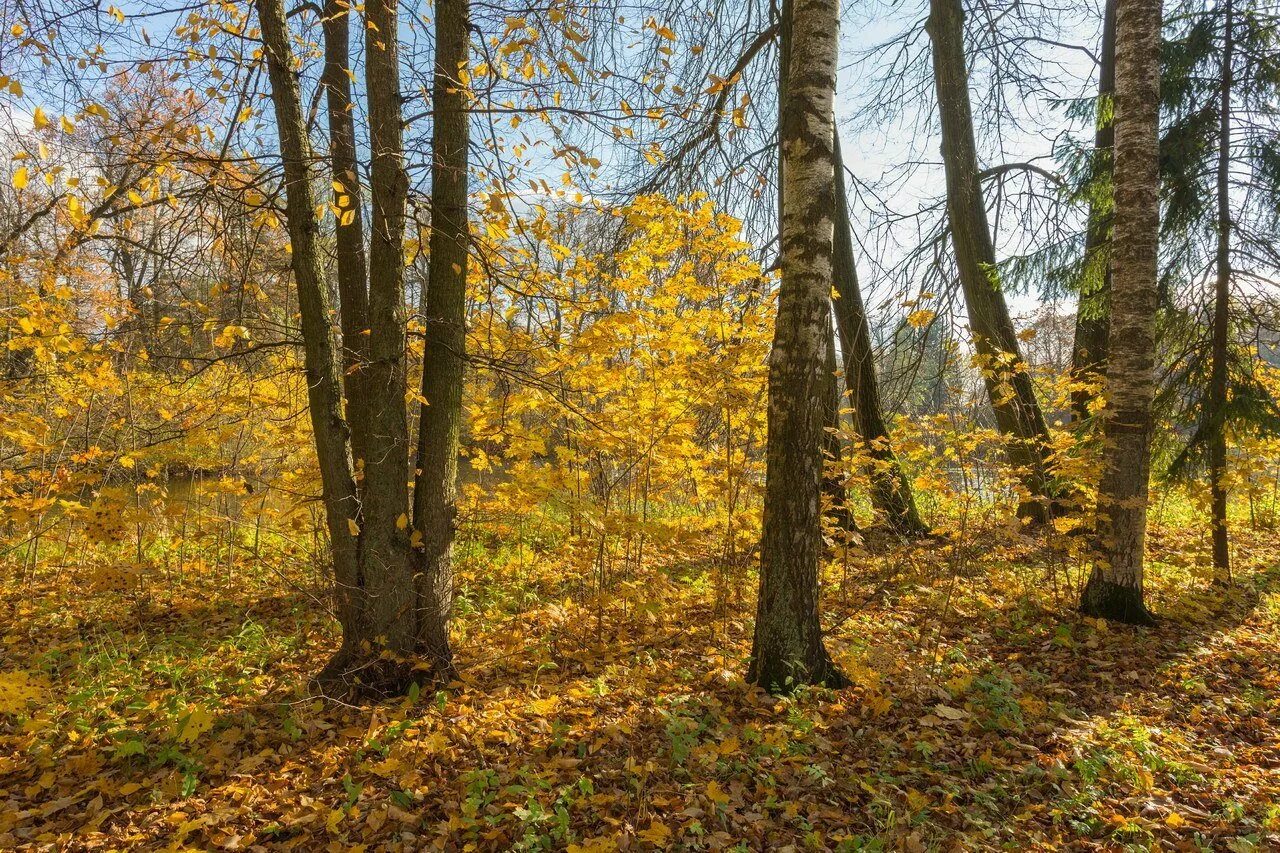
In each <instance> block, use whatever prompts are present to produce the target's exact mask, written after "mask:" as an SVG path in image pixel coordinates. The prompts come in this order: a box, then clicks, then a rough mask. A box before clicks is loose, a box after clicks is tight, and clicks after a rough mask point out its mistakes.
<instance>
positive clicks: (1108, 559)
mask: <svg viewBox="0 0 1280 853" xmlns="http://www.w3.org/2000/svg"><path fill="white" fill-rule="evenodd" d="M1116 18H1117V20H1116V25H1117V28H1116V141H1115V142H1116V160H1115V163H1116V167H1115V192H1116V214H1115V233H1114V237H1113V245H1112V250H1111V264H1112V281H1111V336H1110V341H1109V345H1108V350H1109V358H1108V361H1107V389H1108V394H1109V401H1108V406H1107V409H1106V412H1105V420H1104V424H1103V429H1104V434H1105V438H1106V442H1105V448H1106V449H1105V451H1104V457H1103V472H1102V480H1101V482H1100V483H1099V485H1098V523H1097V539H1096V553H1095V559H1094V566H1093V573H1092V574H1091V575H1090V577H1089V582H1088V584H1086V586H1085V588H1084V592H1083V594H1082V596H1081V601H1080V609H1081V611H1082V612H1084V613H1086V614H1088V615H1090V616H1097V617H1103V618H1107V619H1115V620H1117V621H1121V622H1129V623H1133V624H1150V623H1151V622H1152V617H1151V614H1150V613H1149V612H1148V610H1147V608H1146V605H1145V603H1144V601H1143V588H1142V573H1143V548H1144V543H1145V539H1146V530H1147V500H1148V491H1147V490H1148V479H1149V475H1150V469H1151V453H1150V444H1151V428H1152V417H1151V405H1152V400H1153V399H1154V397H1155V315H1156V308H1157V291H1156V270H1157V266H1156V265H1157V249H1158V242H1159V232H1160V179H1159V172H1158V162H1159V117H1160V114H1159V111H1160V0H1118V4H1117V11H1116Z"/></svg>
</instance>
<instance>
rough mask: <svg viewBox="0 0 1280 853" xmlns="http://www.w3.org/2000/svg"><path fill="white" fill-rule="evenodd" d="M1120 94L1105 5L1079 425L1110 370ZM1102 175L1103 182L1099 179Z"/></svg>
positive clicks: (1081, 308) (1078, 340)
mask: <svg viewBox="0 0 1280 853" xmlns="http://www.w3.org/2000/svg"><path fill="white" fill-rule="evenodd" d="M1115 90H1116V0H1107V2H1106V9H1105V12H1104V17H1103V22H1102V56H1101V57H1100V65H1099V68H1098V116H1097V127H1096V129H1095V130H1094V138H1093V149H1094V150H1093V163H1094V165H1093V172H1094V181H1095V190H1094V191H1095V193H1097V192H1102V193H1104V195H1103V196H1102V197H1096V196H1095V197H1094V198H1091V199H1090V200H1089V225H1088V230H1087V231H1086V232H1085V238H1084V262H1083V263H1084V270H1083V274H1082V275H1081V277H1080V282H1081V283H1080V298H1079V302H1078V303H1077V308H1076V334H1075V340H1074V341H1073V343H1072V347H1071V374H1072V378H1073V379H1074V380H1075V381H1076V382H1078V383H1080V385H1082V386H1084V387H1079V388H1076V389H1074V390H1073V391H1072V392H1071V412H1072V415H1073V417H1074V419H1075V421H1076V423H1077V424H1079V423H1083V422H1084V420H1085V419H1086V418H1088V417H1089V404H1090V403H1091V402H1093V400H1094V398H1095V396H1096V394H1094V393H1093V391H1092V390H1091V386H1094V385H1096V384H1097V382H1098V380H1099V379H1100V378H1101V377H1102V376H1103V375H1105V373H1106V369H1107V333H1108V331H1109V329H1110V320H1109V313H1110V312H1109V310H1108V302H1109V294H1110V292H1111V263H1110V261H1109V260H1108V257H1107V254H1108V243H1109V242H1110V239H1111V208H1112V192H1111V181H1112V178H1111V175H1112V172H1113V169H1112V163H1113V160H1112V151H1111V148H1112V146H1113V145H1114V144H1115V125H1114V123H1113V116H1114V101H1113V98H1114V97H1115ZM1099 173H1104V174H1105V177H1103V178H1101V179H1099V177H1098V175H1099Z"/></svg>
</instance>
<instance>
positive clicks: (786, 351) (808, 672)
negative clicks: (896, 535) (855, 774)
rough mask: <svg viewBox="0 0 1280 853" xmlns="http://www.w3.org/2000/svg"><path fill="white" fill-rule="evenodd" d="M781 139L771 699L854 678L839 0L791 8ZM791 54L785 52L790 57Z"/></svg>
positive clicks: (770, 523) (755, 667) (763, 668)
mask: <svg viewBox="0 0 1280 853" xmlns="http://www.w3.org/2000/svg"><path fill="white" fill-rule="evenodd" d="M789 17H790V24H791V33H790V39H789V42H790V44H789V45H788V46H784V50H783V55H788V56H789V59H788V62H787V66H786V68H785V69H780V73H782V74H785V75H786V97H785V100H784V102H783V105H782V114H781V126H780V128H779V140H780V142H781V146H782V157H783V161H784V163H785V166H784V168H783V170H782V199H783V205H782V211H781V217H780V218H781V223H782V226H781V236H782V246H781V262H782V264H781V265H782V284H781V287H780V288H779V294H778V316H777V322H776V328H775V331H774V339H773V350H772V352H771V353H770V356H769V407H768V423H769V427H768V431H769V434H768V446H767V452H766V468H765V470H766V474H765V495H764V526H763V535H762V537H761V542H760V596H759V601H758V604H757V608H756V625H755V636H754V638H753V641H752V650H751V666H750V669H749V671H748V674H747V679H748V680H749V681H751V682H753V683H755V684H759V685H761V686H762V687H764V688H766V689H768V690H773V691H788V690H790V689H792V688H793V687H795V686H796V685H798V684H808V683H825V684H827V685H829V686H842V685H844V684H846V683H847V682H846V681H845V679H844V676H842V675H841V674H840V672H839V670H837V669H836V667H835V665H834V664H833V663H832V661H831V658H830V656H829V655H828V654H827V650H826V648H825V646H824V645H823V642H822V626H821V623H820V621H819V618H818V569H819V561H820V559H821V555H822V524H821V488H822V431H823V421H824V418H823V412H824V410H825V408H826V406H825V402H824V398H825V396H826V391H827V389H828V383H827V381H826V378H825V377H824V376H823V372H824V369H823V368H824V361H825V352H824V349H825V347H826V342H827V337H828V331H827V329H828V327H829V326H830V323H831V318H830V314H829V313H828V312H829V310H830V309H829V307H828V300H829V295H830V292H831V250H832V233H833V231H832V222H831V210H832V205H833V196H834V186H833V178H834V172H833V163H832V140H833V138H834V132H833V131H834V116H833V100H834V97H833V96H834V91H835V79H836V58H837V53H838V44H839V40H838V32H839V23H840V22H839V15H838V10H837V4H836V0H793V2H792V8H791V14H790V16H789ZM788 48H789V49H788Z"/></svg>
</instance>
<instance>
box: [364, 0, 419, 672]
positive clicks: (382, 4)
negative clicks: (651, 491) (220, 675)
mask: <svg viewBox="0 0 1280 853" xmlns="http://www.w3.org/2000/svg"><path fill="white" fill-rule="evenodd" d="M398 17H399V16H398V14H397V6H396V0H372V2H370V3H369V4H368V5H367V6H366V7H365V18H366V21H365V27H364V32H365V89H366V93H367V94H366V97H367V99H368V115H369V149H370V162H369V167H370V168H369V198H370V202H371V207H370V213H371V217H372V219H371V223H370V229H369V309H368V310H369V363H368V364H367V365H366V366H365V368H364V369H363V370H362V371H361V376H362V379H363V381H364V383H365V384H364V389H365V391H366V392H367V396H366V402H367V410H366V411H365V412H363V413H361V415H360V416H362V417H364V418H365V419H366V422H367V425H368V442H369V446H368V448H367V455H366V457H365V459H364V466H363V469H362V470H363V471H364V488H363V490H362V497H363V503H362V507H361V508H362V516H363V521H364V529H363V532H362V535H361V549H362V553H361V563H362V566H363V569H364V581H365V587H366V589H367V591H368V596H369V616H370V622H371V624H372V626H373V627H374V629H375V630H376V631H377V633H376V634H375V636H376V637H377V638H378V643H377V645H378V646H380V647H381V651H382V652H386V653H389V654H384V655H383V656H382V658H381V660H380V662H379V666H377V667H374V668H370V670H369V671H366V672H365V673H361V674H360V676H359V678H360V681H361V683H362V684H364V685H368V687H367V688H364V689H368V690H376V691H381V692H385V693H395V692H399V691H401V690H403V689H404V688H405V687H407V686H408V684H409V681H410V680H411V678H412V676H413V669H412V663H411V661H410V660H409V658H410V657H411V656H412V655H413V653H414V650H415V648H416V645H417V631H416V622H417V620H416V613H415V606H414V605H415V602H414V594H413V568H412V566H411V564H410V555H409V531H408V523H407V522H408V518H407V517H406V518H404V519H403V520H402V519H401V516H402V515H406V511H407V509H408V506H409V423H408V418H407V416H406V411H405V391H406V384H405V381H406V379H405V377H406V372H405V345H406V341H407V337H406V335H407V331H408V309H407V308H406V306H405V295H404V221H405V198H406V196H407V194H408V189H409V180H408V176H407V175H406V174H405V169H404V143H403V124H404V121H403V117H402V115H401V109H400V60H399V37H398V33H399V29H398V27H399V23H398Z"/></svg>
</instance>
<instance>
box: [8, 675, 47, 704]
mask: <svg viewBox="0 0 1280 853" xmlns="http://www.w3.org/2000/svg"><path fill="white" fill-rule="evenodd" d="M44 689H45V688H44V684H43V683H42V682H41V681H40V680H39V678H38V677H35V678H33V677H32V675H31V673H29V672H21V671H19V672H0V714H22V713H25V712H26V710H27V703H29V702H33V701H37V700H39V699H40V698H41V697H42V696H43V695H44Z"/></svg>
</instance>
